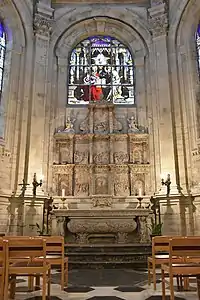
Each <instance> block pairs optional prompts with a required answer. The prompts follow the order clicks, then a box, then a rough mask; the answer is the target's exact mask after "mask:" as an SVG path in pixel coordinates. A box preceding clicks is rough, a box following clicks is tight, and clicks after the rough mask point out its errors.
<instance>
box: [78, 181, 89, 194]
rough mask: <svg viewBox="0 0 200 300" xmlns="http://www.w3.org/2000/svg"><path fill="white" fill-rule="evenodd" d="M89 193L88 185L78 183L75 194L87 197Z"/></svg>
mask: <svg viewBox="0 0 200 300" xmlns="http://www.w3.org/2000/svg"><path fill="white" fill-rule="evenodd" d="M88 191H89V184H88V183H77V184H76V187H75V194H76V195H79V196H87V195H88Z"/></svg>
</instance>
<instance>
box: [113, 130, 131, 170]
mask: <svg viewBox="0 0 200 300" xmlns="http://www.w3.org/2000/svg"><path fill="white" fill-rule="evenodd" d="M113 157H114V163H116V164H126V163H128V161H129V153H128V143H127V135H120V136H116V137H115V139H114V145H113Z"/></svg>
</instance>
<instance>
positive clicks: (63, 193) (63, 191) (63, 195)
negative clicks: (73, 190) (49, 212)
mask: <svg viewBox="0 0 200 300" xmlns="http://www.w3.org/2000/svg"><path fill="white" fill-rule="evenodd" d="M64 197H65V189H62V198H64Z"/></svg>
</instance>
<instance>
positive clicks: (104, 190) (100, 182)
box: [95, 176, 108, 195]
mask: <svg viewBox="0 0 200 300" xmlns="http://www.w3.org/2000/svg"><path fill="white" fill-rule="evenodd" d="M95 194H97V195H104V194H108V179H107V178H106V177H105V176H100V177H97V178H96V180H95Z"/></svg>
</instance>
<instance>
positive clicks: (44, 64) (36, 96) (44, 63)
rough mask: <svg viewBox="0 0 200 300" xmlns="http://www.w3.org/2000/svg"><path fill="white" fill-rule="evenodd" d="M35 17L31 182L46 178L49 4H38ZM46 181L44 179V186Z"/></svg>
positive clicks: (50, 10) (50, 12) (49, 35)
mask: <svg viewBox="0 0 200 300" xmlns="http://www.w3.org/2000/svg"><path fill="white" fill-rule="evenodd" d="M36 8H37V11H36V13H35V16H34V23H33V29H34V34H35V37H34V55H35V57H34V69H33V74H34V75H33V83H32V84H33V91H32V108H31V111H32V115H31V133H30V150H29V174H28V182H31V180H32V176H33V173H36V174H37V176H38V178H42V177H43V176H46V174H44V170H43V160H44V156H43V152H44V151H46V149H45V145H44V141H45V132H46V130H45V129H46V128H45V124H46V123H48V124H49V122H50V120H49V117H47V116H48V115H47V114H46V111H48V110H49V106H50V101H48V99H47V83H48V59H49V57H48V55H49V44H50V38H51V32H52V25H53V23H52V22H53V20H52V15H53V9H52V8H51V6H50V3H49V2H48V1H39V3H38V4H37V7H36ZM45 181H47V178H45V177H44V184H45Z"/></svg>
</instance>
